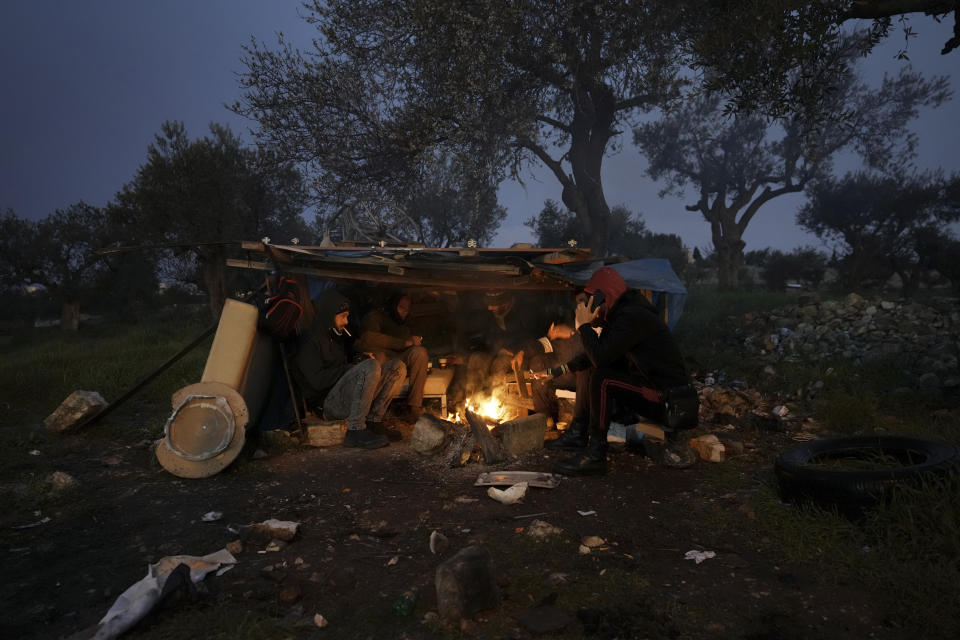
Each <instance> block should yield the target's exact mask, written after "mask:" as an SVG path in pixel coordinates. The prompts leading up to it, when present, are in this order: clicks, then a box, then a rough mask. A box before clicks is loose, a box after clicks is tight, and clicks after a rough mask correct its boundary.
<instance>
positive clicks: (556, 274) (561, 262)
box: [227, 242, 687, 329]
mask: <svg viewBox="0 0 960 640" xmlns="http://www.w3.org/2000/svg"><path fill="white" fill-rule="evenodd" d="M242 247H243V249H244V250H245V251H247V252H248V254H250V257H249V258H247V259H230V260H228V261H227V265H228V266H231V267H237V268H243V269H255V270H261V271H265V272H273V271H280V272H284V273H292V274H303V275H307V276H313V277H316V278H321V279H324V280H327V281H330V282H334V283H338V284H345V285H349V284H354V283H357V282H368V283H377V284H384V285H392V286H395V287H404V288H412V287H429V288H431V289H435V290H444V289H446V290H450V291H469V290H481V291H482V290H489V289H506V290H525V291H573V290H575V289H577V288H578V287H581V286H583V285H584V284H585V283H586V281H587V280H588V279H589V278H590V276H591V275H592V274H593V272H594V271H596V270H597V269H599V268H600V267H602V266H611V267H612V268H613V269H615V270H616V271H617V272H618V273H620V275H622V276H623V278H624V280H625V281H626V283H627V286H628V287H630V288H631V289H637V290H641V291H643V292H644V293H645V294H646V295H647V297H648V299H650V300H651V302H653V303H654V304H655V305H656V306H657V307H658V308H659V309H660V310H661V314H662V316H663V318H664V321H665V322H666V323H667V325H668V326H669V327H670V328H671V329H673V328H674V327H675V326H676V322H677V320H679V318H680V315H681V314H682V313H683V305H684V302H685V300H686V297H687V290H686V287H684V285H683V283H682V282H681V281H680V279H679V278H678V277H677V275H676V273H674V271H673V269H672V268H671V267H670V263H669V262H668V261H667V260H664V259H643V260H625V259H623V258H621V257H618V256H610V257H604V258H595V257H593V256H592V255H591V253H590V251H589V250H585V249H535V248H532V247H529V246H514V247H511V248H509V249H486V248H471V247H465V248H426V247H422V246H411V245H402V246H383V247H355V246H343V245H330V246H299V245H274V244H269V243H264V242H244V243H243V245H242Z"/></svg>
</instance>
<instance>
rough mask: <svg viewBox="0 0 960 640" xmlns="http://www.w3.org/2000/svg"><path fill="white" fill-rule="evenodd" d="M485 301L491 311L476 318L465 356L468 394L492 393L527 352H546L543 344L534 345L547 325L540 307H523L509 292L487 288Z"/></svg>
mask: <svg viewBox="0 0 960 640" xmlns="http://www.w3.org/2000/svg"><path fill="white" fill-rule="evenodd" d="M484 301H485V303H486V307H487V311H489V312H490V313H489V314H488V315H482V316H479V317H478V318H477V319H476V321H475V324H477V326H475V327H474V330H473V334H474V335H473V337H472V339H471V345H470V352H469V354H468V355H467V358H466V365H467V381H466V393H467V396H468V397H469V396H472V395H473V394H475V393H477V392H480V393H484V394H489V393H490V389H491V387H492V386H497V385H500V384H502V383H503V382H504V381H506V380H507V379H509V378H510V374H511V372H512V369H513V367H514V366H520V365H522V363H523V361H524V354H525V353H531V354H532V353H535V352H537V351H539V353H541V354H542V353H543V348H542V347H540V348H537V347H535V346H534V345H535V344H536V343H537V334H536V332H537V331H538V329H539V327H542V326H546V323H545V322H543V321H542V320H541V319H540V317H539V316H540V315H541V310H540V309H538V308H536V307H535V306H534V305H528V306H527V307H525V308H520V306H519V305H518V304H517V301H516V298H515V297H514V295H513V293H512V292H510V291H502V290H491V291H488V292H486V294H485V295H484ZM530 368H532V367H530ZM538 368H542V367H538Z"/></svg>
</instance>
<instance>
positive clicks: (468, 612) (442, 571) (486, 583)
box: [435, 545, 500, 621]
mask: <svg viewBox="0 0 960 640" xmlns="http://www.w3.org/2000/svg"><path fill="white" fill-rule="evenodd" d="M435 582H436V587H437V611H438V612H439V613H440V616H441V617H442V618H444V619H445V620H450V621H458V620H461V619H463V618H467V617H469V616H472V615H473V614H475V613H477V612H479V611H483V610H485V609H492V608H493V607H495V606H497V605H498V604H499V603H500V590H499V588H498V587H497V580H496V576H495V575H494V571H493V561H492V558H491V556H490V552H489V551H488V550H487V549H485V548H484V547H481V546H476V545H475V546H470V547H466V548H464V549H461V550H460V551H459V552H457V554H456V555H455V556H453V557H452V558H450V559H449V560H447V561H446V562H444V563H443V564H441V565H440V566H439V567H437V573H436V580H435Z"/></svg>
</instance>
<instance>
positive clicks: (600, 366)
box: [549, 267, 690, 475]
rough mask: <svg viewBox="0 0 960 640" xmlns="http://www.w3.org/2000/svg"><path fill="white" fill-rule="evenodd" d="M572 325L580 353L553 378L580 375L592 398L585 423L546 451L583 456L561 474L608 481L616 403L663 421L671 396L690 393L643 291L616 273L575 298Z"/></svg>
mask: <svg viewBox="0 0 960 640" xmlns="http://www.w3.org/2000/svg"><path fill="white" fill-rule="evenodd" d="M575 317H576V321H575V325H576V329H577V332H578V333H579V334H580V340H581V342H582V345H583V353H582V354H580V355H579V356H577V357H575V358H573V359H572V360H570V361H569V362H568V363H567V364H565V365H562V366H561V367H559V368H557V370H556V371H554V370H551V372H550V373H551V374H552V375H563V374H566V373H567V372H568V371H572V372H574V373H575V374H576V376H577V378H578V385H577V388H578V390H579V389H587V390H588V400H587V403H586V407H585V409H586V412H587V416H586V420H582V421H578V420H575V421H574V422H573V423H571V425H570V429H569V430H568V431H567V432H565V433H564V434H563V435H562V436H561V437H560V438H557V439H556V440H554V441H552V445H553V446H550V447H549V448H559V449H569V450H577V451H579V453H577V454H576V455H574V456H573V457H571V458H565V459H563V460H560V461H558V462H557V463H556V465H555V466H554V470H555V471H556V472H557V473H561V474H564V475H596V474H603V473H605V472H606V469H607V428H608V427H609V426H610V417H611V413H612V409H613V402H614V400H616V402H618V403H620V405H621V406H626V407H629V408H630V409H631V410H633V411H635V412H636V413H638V414H639V415H642V416H644V417H647V418H651V419H653V420H657V421H663V420H664V419H665V411H666V394H667V390H669V389H672V388H682V387H684V386H688V385H689V383H690V380H689V377H688V376H687V371H686V367H685V366H684V363H683V357H682V356H681V354H680V349H679V348H678V346H677V343H676V341H675V340H674V338H673V335H672V334H671V333H670V330H669V329H668V328H667V326H666V325H665V324H664V323H663V321H662V320H661V319H660V316H659V315H658V314H657V311H656V308H655V307H654V306H653V305H652V304H650V302H649V301H648V300H647V299H646V297H645V296H644V295H643V294H642V293H640V292H639V291H628V290H627V285H626V283H625V282H624V280H623V278H622V277H621V276H620V274H618V273H617V272H616V271H614V270H613V269H612V268H610V267H603V268H601V269H599V270H597V271H596V273H594V274H593V276H592V277H591V278H590V280H589V281H588V282H587V285H586V287H585V288H584V291H583V293H582V294H581V295H580V296H578V301H577V307H576V312H575ZM598 330H599V331H598ZM578 404H579V403H578Z"/></svg>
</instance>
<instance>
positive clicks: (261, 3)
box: [0, 0, 960, 250]
mask: <svg viewBox="0 0 960 640" xmlns="http://www.w3.org/2000/svg"><path fill="white" fill-rule="evenodd" d="M299 10H300V2H299V0H162V1H153V2H148V1H147V0H91V1H89V2H75V1H71V0H47V1H45V2H36V1H35V0H4V1H3V2H2V3H0V70H2V85H0V86H2V97H0V211H5V210H6V209H8V208H10V209H13V211H14V212H15V213H16V214H17V215H19V216H21V217H28V218H33V219H37V218H42V217H44V216H46V215H48V214H50V213H53V212H54V210H56V209H58V208H64V207H67V206H69V205H70V204H72V203H74V202H77V201H79V200H84V201H86V202H88V203H90V204H92V205H96V206H103V205H104V204H106V203H107V202H108V201H109V200H111V199H112V198H113V196H114V194H115V193H116V192H117V191H118V190H119V189H120V188H121V187H122V186H123V185H124V184H125V183H127V182H128V181H130V180H131V179H132V178H133V176H134V174H135V172H136V170H137V168H138V167H139V166H140V164H141V163H142V162H143V161H144V160H145V159H146V151H147V146H148V145H149V144H150V143H151V142H152V140H153V137H154V135H155V134H156V133H158V132H159V131H160V125H161V124H162V123H163V122H164V121H165V120H181V121H183V122H184V123H185V125H186V127H187V133H188V135H189V136H190V137H191V138H198V137H202V136H204V135H206V134H207V133H208V131H209V124H210V123H211V122H219V123H223V124H228V125H229V126H230V127H231V128H232V129H233V130H234V131H235V132H237V133H239V134H243V135H244V137H245V139H247V140H251V139H252V138H251V137H250V136H249V135H247V134H248V130H249V128H250V127H251V126H252V123H250V122H249V121H246V120H244V119H242V118H240V117H238V116H236V115H234V114H233V113H230V112H229V111H228V110H227V109H226V108H225V105H226V104H228V103H230V102H232V101H234V100H236V99H237V98H238V97H239V95H240V89H239V83H238V81H237V74H238V73H240V72H241V71H243V67H242V64H241V61H240V58H241V56H242V51H241V47H242V46H243V45H244V44H246V43H247V42H249V40H250V38H251V36H252V37H254V38H256V39H257V40H258V41H264V42H267V43H268V44H273V43H274V42H275V41H276V38H275V35H274V34H275V33H276V32H278V31H281V32H283V33H284V35H285V36H286V37H287V38H288V39H289V40H290V41H291V42H293V43H294V44H296V45H297V46H300V47H301V48H307V47H309V41H310V40H309V39H310V38H311V37H312V35H313V33H314V31H313V29H312V28H311V27H309V25H307V24H306V23H305V22H303V21H302V20H301V19H300V18H299V17H298V11H299ZM912 26H913V29H914V30H915V31H917V32H918V33H919V35H920V37H919V38H914V39H911V41H910V43H909V45H908V47H909V48H908V54H909V56H910V59H911V63H912V64H913V66H914V67H915V68H917V69H920V70H923V71H924V72H925V73H927V74H931V75H932V74H945V75H949V76H951V78H952V88H953V90H954V93H955V97H954V99H953V100H952V101H951V102H949V103H947V104H946V105H945V106H943V107H941V108H940V109H938V110H935V111H934V110H926V111H925V112H923V113H922V114H921V117H920V119H919V121H918V123H917V124H916V126H915V129H916V131H917V132H918V134H919V135H920V149H919V151H920V157H919V159H918V161H917V164H918V165H919V166H920V167H921V168H923V169H931V168H937V167H942V168H943V169H944V170H945V171H947V172H951V171H958V170H960V153H958V152H957V150H958V149H960V124H958V123H960V51H955V52H953V53H952V54H950V55H948V56H940V55H939V51H940V48H941V47H942V46H943V43H944V42H945V41H946V40H947V38H948V37H949V35H948V34H949V31H950V29H951V27H952V18H951V19H949V20H948V21H947V22H946V23H944V24H939V25H938V24H936V23H935V22H934V21H933V20H931V19H928V18H924V17H922V16H916V17H914V18H913V19H912ZM902 45H903V38H902V35H901V33H900V32H898V33H896V34H895V35H894V37H893V38H892V39H891V40H890V41H888V42H887V43H886V44H885V45H884V46H883V47H882V48H879V49H877V50H876V51H875V52H874V53H873V54H872V55H871V57H870V58H868V59H867V61H866V62H865V66H864V68H863V69H864V72H865V73H866V74H867V77H868V78H869V79H871V80H877V81H878V80H879V79H880V78H881V77H882V76H883V73H884V72H889V73H896V72H897V70H898V69H899V68H900V67H901V66H902V65H903V64H905V63H904V62H902V61H898V60H895V59H894V56H895V55H896V53H897V51H899V50H900V48H901V47H902ZM625 142H627V143H628V142H629V139H627V140H626V141H625ZM645 164H646V163H645V161H644V159H643V157H642V156H641V155H640V154H639V153H638V152H637V151H636V150H635V149H634V148H633V147H632V145H630V144H624V146H623V149H622V150H621V151H620V152H619V153H618V154H617V155H615V156H612V157H609V158H607V160H606V161H605V163H604V186H605V191H606V194H607V200H608V202H609V203H610V205H611V206H613V205H617V204H623V205H626V206H627V207H628V208H629V209H631V210H632V211H634V212H637V213H641V214H642V215H643V217H644V220H645V221H646V223H647V227H648V228H649V229H651V230H653V231H656V232H660V233H676V234H679V235H680V236H681V237H682V238H683V240H684V243H685V244H687V245H688V246H690V247H694V246H697V247H701V248H709V247H710V234H709V228H708V226H707V223H706V222H705V221H704V220H703V219H702V218H701V217H700V216H699V214H694V213H690V212H687V211H685V210H684V209H683V205H684V204H686V203H687V202H688V201H687V200H682V199H677V198H668V199H660V198H659V197H658V196H657V192H658V190H659V188H660V187H659V185H657V184H656V183H653V182H651V181H650V179H649V178H646V177H644V176H643V170H644V167H645ZM852 168H855V166H853V165H850V164H845V165H841V166H840V167H839V169H841V170H848V169H852ZM525 182H526V187H521V186H520V185H518V184H516V183H505V184H504V185H503V186H502V187H501V190H500V203H501V204H502V205H504V206H505V207H506V208H507V210H508V212H509V215H508V218H507V220H506V221H505V222H504V224H503V225H502V226H501V228H500V233H499V234H498V236H497V238H496V242H495V244H496V245H497V246H509V245H510V244H511V243H513V242H520V241H529V240H531V236H530V232H529V229H527V228H526V227H525V226H523V222H524V221H525V220H526V219H528V218H530V217H532V216H534V215H536V214H537V213H538V212H539V211H540V209H541V208H542V207H543V201H544V200H545V199H546V198H552V199H554V200H558V201H559V199H560V198H559V185H558V183H557V182H556V181H555V179H554V178H553V177H552V176H551V175H549V174H547V173H546V172H545V171H543V170H542V169H541V170H534V171H533V173H532V174H531V175H530V177H529V178H528V179H527V180H525ZM778 200H779V202H777V201H774V202H771V203H769V204H768V205H766V206H765V208H764V209H761V211H760V212H759V213H758V215H757V217H756V218H755V219H754V220H753V221H752V222H751V224H750V227H749V228H748V231H747V233H746V235H745V238H744V239H745V241H746V242H747V249H748V250H749V249H761V248H764V247H768V246H770V247H774V248H778V249H784V250H789V249H792V248H794V247H797V246H800V245H817V244H818V241H817V239H816V238H815V237H814V236H810V235H807V234H805V233H803V232H802V231H801V230H800V229H798V228H797V227H796V225H795V223H794V214H795V212H796V210H797V208H798V207H799V206H800V205H801V204H802V203H803V201H804V199H803V196H802V195H794V196H785V197H782V198H779V199H778Z"/></svg>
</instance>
